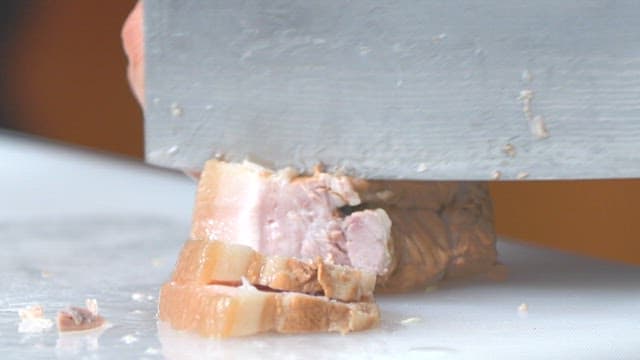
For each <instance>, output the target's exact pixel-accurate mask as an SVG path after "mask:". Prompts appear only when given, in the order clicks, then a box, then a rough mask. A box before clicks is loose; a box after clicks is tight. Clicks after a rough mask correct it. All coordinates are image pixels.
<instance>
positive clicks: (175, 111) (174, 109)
mask: <svg viewBox="0 0 640 360" xmlns="http://www.w3.org/2000/svg"><path fill="white" fill-rule="evenodd" d="M171 115H173V117H180V116H182V107H181V106H180V105H178V104H177V103H172V104H171Z"/></svg>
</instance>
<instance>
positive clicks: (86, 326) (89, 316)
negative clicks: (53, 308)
mask: <svg viewBox="0 0 640 360" xmlns="http://www.w3.org/2000/svg"><path fill="white" fill-rule="evenodd" d="M85 304H86V307H87V308H80V307H73V306H72V307H69V308H67V309H64V310H60V311H58V318H57V323H58V331H60V332H67V331H85V330H93V329H97V328H99V327H101V326H102V325H104V323H105V321H104V318H103V317H102V316H100V315H98V302H97V301H96V300H95V299H87V300H86V301H85Z"/></svg>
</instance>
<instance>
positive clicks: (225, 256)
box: [172, 240, 376, 301]
mask: <svg viewBox="0 0 640 360" xmlns="http://www.w3.org/2000/svg"><path fill="white" fill-rule="evenodd" d="M243 278H244V279H246V280H247V281H248V282H249V283H251V284H253V285H258V286H262V287H267V288H270V289H274V290H282V291H292V292H301V293H306V294H314V295H315V294H319V295H324V296H326V297H329V298H332V299H338V300H341V301H362V300H366V299H372V298H373V289H374V287H375V282H376V274H375V272H368V271H364V270H358V269H354V268H352V267H349V266H341V265H335V264H330V263H327V262H325V261H323V260H322V259H321V258H319V257H317V258H316V259H315V260H307V261H303V260H298V259H294V258H285V257H282V256H265V255H262V254H260V253H258V252H256V251H254V250H253V249H252V248H250V247H248V246H245V245H240V244H229V243H225V242H222V241H216V240H214V241H204V240H189V241H187V242H186V243H185V244H184V246H183V248H182V252H181V253H180V257H179V259H178V263H177V265H176V269H175V271H174V273H173V278H172V279H173V281H175V282H176V283H178V284H186V283H194V284H200V285H207V284H228V285H240V283H241V281H242V279H243Z"/></svg>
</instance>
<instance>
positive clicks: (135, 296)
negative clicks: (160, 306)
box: [131, 292, 144, 301]
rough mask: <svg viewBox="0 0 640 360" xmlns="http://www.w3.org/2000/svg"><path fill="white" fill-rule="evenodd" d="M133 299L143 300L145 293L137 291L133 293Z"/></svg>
mask: <svg viewBox="0 0 640 360" xmlns="http://www.w3.org/2000/svg"><path fill="white" fill-rule="evenodd" d="M131 300H134V301H143V300H144V294H143V293H139V292H135V293H133V294H131Z"/></svg>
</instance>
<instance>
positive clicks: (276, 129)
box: [144, 0, 640, 180]
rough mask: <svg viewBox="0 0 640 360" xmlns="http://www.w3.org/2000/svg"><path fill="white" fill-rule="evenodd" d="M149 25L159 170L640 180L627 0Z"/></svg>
mask: <svg viewBox="0 0 640 360" xmlns="http://www.w3.org/2000/svg"><path fill="white" fill-rule="evenodd" d="M144 17H145V18H144V22H145V30H144V31H145V34H144V36H145V56H146V59H145V69H146V73H145V85H146V89H145V93H146V95H145V96H146V98H145V108H144V114H145V152H146V160H147V161H148V162H149V163H152V164H155V165H159V166H166V167H172V168H179V169H183V170H191V171H197V170H198V169H200V168H201V167H202V164H203V163H204V161H206V160H207V159H209V158H213V157H216V158H222V159H226V160H230V161H240V160H243V159H249V160H251V161H254V162H257V163H260V164H263V165H265V166H269V167H272V168H282V167H286V166H291V167H294V168H297V169H299V170H301V171H310V170H311V169H312V168H313V167H314V166H315V165H316V164H318V163H322V164H325V166H326V167H327V168H328V170H329V171H344V172H347V173H349V174H353V175H356V176H362V177H366V178H372V179H414V180H488V179H497V178H501V179H522V178H527V179H586V178H589V179H591V178H623V177H639V175H640V21H637V19H638V18H640V7H638V6H637V4H636V3H635V2H634V1H607V0H591V1H581V2H576V1H568V0H562V1H556V0H541V1H529V0H515V1H508V2H505V1H497V0H489V1H483V2H477V1H473V0H459V1H417V0H399V1H373V0H360V1H340V0H328V1H321V2H320V1H305V0H273V1H259V0H245V1H228V0H218V1H205V0H202V1H198V0H193V1H186V0H185V1H179V0H157V1H145V2H144Z"/></svg>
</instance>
